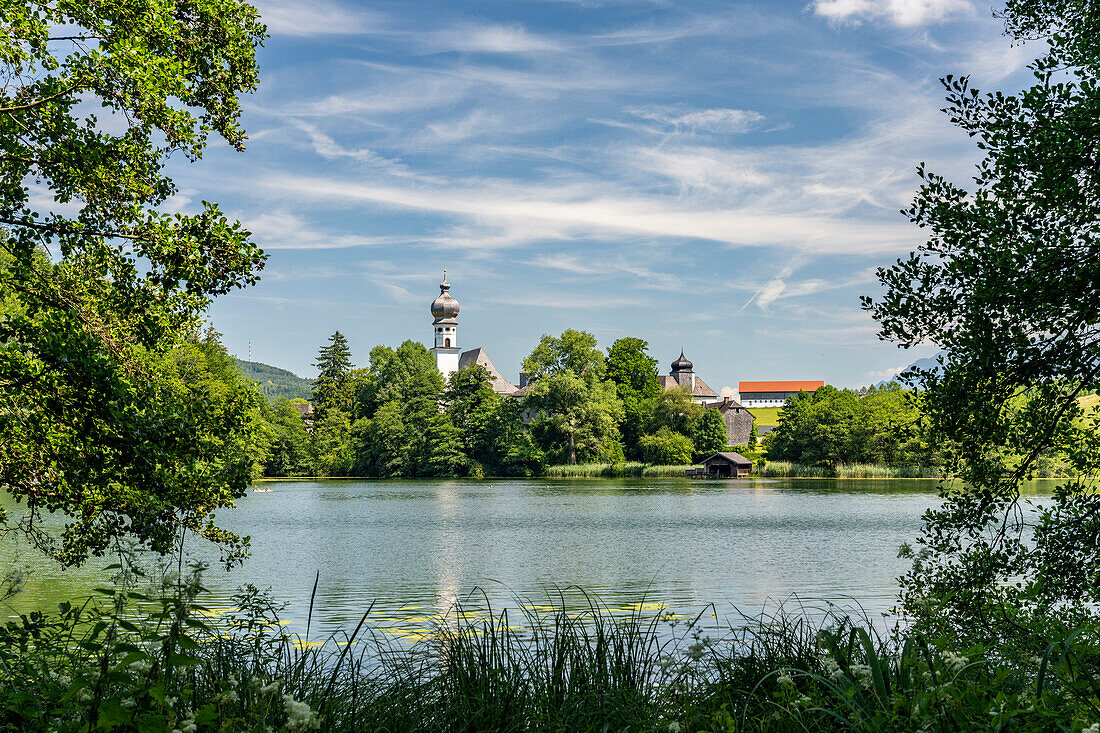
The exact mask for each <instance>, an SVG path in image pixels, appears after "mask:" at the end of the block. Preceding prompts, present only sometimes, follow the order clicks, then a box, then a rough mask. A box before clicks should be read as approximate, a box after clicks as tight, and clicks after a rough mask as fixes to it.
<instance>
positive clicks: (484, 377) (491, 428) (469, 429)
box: [443, 364, 502, 467]
mask: <svg viewBox="0 0 1100 733" xmlns="http://www.w3.org/2000/svg"><path fill="white" fill-rule="evenodd" d="M501 400H502V398H501V397H500V395H498V394H497V393H496V392H494V391H493V388H492V387H491V386H490V382H489V372H488V371H486V370H485V368H484V367H482V366H480V365H478V364H471V365H469V366H467V367H466V368H465V369H462V370H459V371H457V372H455V373H454V374H452V375H451V379H450V383H449V384H448V386H447V391H446V392H444V393H443V404H444V405H445V407H446V411H447V415H448V416H449V417H450V419H451V422H453V423H454V425H455V427H456V428H457V429H458V431H459V434H460V435H461V441H462V450H463V452H464V453H465V454H466V456H468V457H469V458H470V460H472V461H475V462H476V463H478V464H479V465H481V466H483V467H484V466H491V465H494V464H495V463H497V458H498V456H497V450H498V448H497V445H496V441H497V438H498V437H499V436H498V432H499V430H498V427H499V417H498V413H499V411H500V403H501Z"/></svg>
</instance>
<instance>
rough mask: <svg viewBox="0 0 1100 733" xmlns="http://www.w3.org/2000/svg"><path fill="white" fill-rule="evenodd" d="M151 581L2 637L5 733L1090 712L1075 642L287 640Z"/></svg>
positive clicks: (646, 726) (560, 612) (570, 615)
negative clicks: (149, 586)
mask: <svg viewBox="0 0 1100 733" xmlns="http://www.w3.org/2000/svg"><path fill="white" fill-rule="evenodd" d="M168 581H169V582H167V583H164V584H162V586H161V587H160V592H159V593H156V592H150V593H141V592H135V590H134V588H133V587H125V586H123V587H115V588H112V589H103V590H102V591H101V592H100V596H99V597H98V598H97V599H96V600H93V601H90V602H88V603H84V604H81V605H79V606H68V605H63V606H62V607H61V608H60V609H59V612H58V613H57V614H50V615H42V614H37V615H32V616H26V617H23V618H22V619H21V624H9V625H7V626H6V627H3V629H2V630H0V636H2V637H3V638H2V639H0V641H2V642H4V643H2V644H0V729H3V730H20V731H46V730H49V731H74V732H75V731H85V730H115V731H153V730H163V731H167V730H173V731H176V730H178V731H180V732H181V733H183V732H184V731H186V732H187V733H200V732H201V731H214V730H218V731H263V730H271V731H286V732H287V733H299V732H301V731H315V730H324V731H332V732H333V733H343V732H344V731H347V732H349V733H350V732H352V731H372V732H373V731H393V732H397V731H431V732H436V731H438V732H439V733H452V732H453V733H457V732H459V731H470V732H474V731H516V732H517V733H518V732H520V731H566V730H568V731H662V732H664V731H667V733H694V732H696V731H699V732H702V731H716V732H717V731H724V732H727V733H728V732H730V731H777V732H785V731H792V732H793V731H800V732H801V731H807V730H812V731H851V730H858V731H914V732H915V731H948V730H950V731H967V730H1009V729H1011V730H1023V731H1047V730H1066V731H1074V732H1075V733H1076V731H1080V730H1087V729H1089V726H1091V725H1092V722H1090V721H1093V722H1094V720H1095V717H1096V715H1097V711H1098V710H1100V694H1098V689H1100V687H1098V686H1097V684H1096V669H1095V660H1096V658H1097V657H1096V651H1097V646H1096V639H1095V638H1093V636H1094V635H1091V634H1079V633H1075V634H1073V635H1071V636H1070V637H1069V638H1068V639H1066V640H1065V641H1058V642H1053V643H1051V644H1050V645H1049V646H1048V647H1047V648H1046V651H1045V652H1043V651H1042V650H1038V651H1039V652H1040V656H1038V657H1036V658H1035V659H1034V668H1028V669H1020V668H1009V667H1005V666H1004V662H1003V661H1002V660H1001V658H997V657H994V656H992V655H991V656H983V655H984V652H983V650H981V649H979V648H976V649H970V650H955V649H952V648H951V647H950V646H949V645H948V644H947V642H945V641H942V640H940V641H936V642H929V641H926V640H924V639H922V638H921V637H919V635H910V636H905V635H904V634H902V633H900V632H895V633H880V632H877V631H876V630H875V628H874V627H873V626H872V625H870V624H869V623H868V622H867V619H866V618H860V617H858V616H857V617H855V618H852V617H849V616H847V615H845V614H842V613H836V612H830V613H827V614H825V615H823V616H818V617H816V618H817V620H814V617H812V616H809V615H807V614H805V613H794V614H788V613H785V612H784V609H782V608H780V609H777V610H776V612H774V613H771V614H767V615H760V616H755V617H744V616H738V617H737V618H735V619H734V620H733V622H732V623H731V622H728V621H726V622H720V621H719V620H718V619H717V617H716V615H714V616H712V614H711V613H708V612H703V613H700V614H699V615H698V616H695V617H691V618H682V617H677V616H675V615H674V614H672V613H671V612H669V611H668V610H666V609H663V608H661V607H659V606H656V605H655V604H645V603H639V604H635V605H634V606H632V607H631V608H630V609H629V612H628V613H626V614H625V615H624V614H621V613H611V611H621V610H622V609H609V608H607V607H606V606H605V605H603V604H602V603H601V602H600V600H599V599H598V598H595V597H592V596H587V595H584V596H583V600H582V601H580V602H577V601H576V599H575V594H574V595H573V596H570V597H567V596H566V595H565V594H564V593H559V595H558V596H557V597H556V598H554V597H551V598H550V599H549V601H548V602H547V603H545V604H543V605H536V604H531V603H523V604H522V609H523V610H522V611H520V612H518V615H517V612H516V611H509V610H502V609H497V610H493V609H492V608H488V607H487V604H486V603H485V602H482V603H479V604H476V605H477V608H475V609H472V610H467V608H466V607H464V606H463V605H458V606H456V607H455V608H453V609H452V610H451V612H450V613H448V614H447V615H445V616H443V617H440V618H437V619H436V620H435V622H434V624H433V625H432V627H431V628H430V630H428V631H425V632H424V633H423V634H422V635H421V636H420V637H419V638H418V639H417V640H416V641H415V642H414V643H412V644H406V643H404V642H402V641H398V640H395V639H394V638H392V637H389V636H387V635H385V634H383V633H379V632H378V631H376V630H372V629H371V628H370V624H368V623H366V620H367V619H368V617H369V615H370V611H371V609H370V608H367V609H365V612H364V614H363V617H362V620H361V621H360V622H359V624H358V625H357V626H356V627H355V628H354V629H353V630H351V631H350V633H343V634H339V635H336V636H332V637H329V638H326V639H323V640H319V641H314V640H313V639H311V638H310V634H309V628H310V626H311V621H312V616H313V602H312V599H311V603H310V614H309V619H307V623H306V634H305V636H304V637H299V636H297V635H293V634H286V633H284V632H282V631H281V628H282V627H281V626H280V625H279V623H278V612H279V606H278V605H277V604H276V603H274V602H273V601H272V600H271V599H270V597H269V596H268V595H267V594H265V593H262V592H260V591H257V590H256V589H255V588H252V587H250V586H249V587H245V588H244V589H242V591H241V592H240V593H239V594H238V596H237V597H236V598H235V599H234V603H235V604H237V607H235V608H233V609H231V610H230V611H229V612H228V613H225V614H221V615H219V614H217V613H215V612H214V611H212V610H211V609H209V608H207V607H206V606H204V605H203V604H202V602H201V600H202V598H201V596H202V595H203V589H202V588H201V584H200V580H199V575H198V573H197V572H196V573H193V574H192V575H191V576H190V577H189V578H187V579H186V581H180V580H178V579H175V580H174V579H171V578H169V579H168ZM647 609H648V610H647ZM214 617H216V618H217V621H213V620H211V619H212V618H214ZM712 618H713V619H714V620H711V619H712ZM1082 647H1088V648H1084V649H1082Z"/></svg>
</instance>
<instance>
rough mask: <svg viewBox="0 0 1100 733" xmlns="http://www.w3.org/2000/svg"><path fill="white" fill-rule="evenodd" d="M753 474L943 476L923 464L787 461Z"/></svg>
mask: <svg viewBox="0 0 1100 733" xmlns="http://www.w3.org/2000/svg"><path fill="white" fill-rule="evenodd" d="M753 475H754V476H763V477H766V478H883V479H886V478H943V470H942V469H940V468H934V467H925V466H882V465H878V464H874V463H840V464H837V466H836V468H835V469H832V468H823V467H821V466H807V465H804V464H801V463H790V462H788V461H768V462H767V463H766V464H765V465H764V467H763V468H762V469H761V468H759V467H757V468H756V469H755V470H754V471H753Z"/></svg>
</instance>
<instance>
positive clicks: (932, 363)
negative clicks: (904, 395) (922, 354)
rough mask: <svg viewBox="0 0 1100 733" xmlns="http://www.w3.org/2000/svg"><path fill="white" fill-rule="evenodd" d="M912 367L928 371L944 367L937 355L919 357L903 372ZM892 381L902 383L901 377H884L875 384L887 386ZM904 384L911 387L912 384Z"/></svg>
mask: <svg viewBox="0 0 1100 733" xmlns="http://www.w3.org/2000/svg"><path fill="white" fill-rule="evenodd" d="M936 356H939V354H937V355H936ZM910 369H924V370H925V371H928V370H932V371H939V370H940V369H942V367H941V366H940V364H939V362H938V361H936V357H935V356H930V357H928V358H927V359H917V360H916V361H915V362H913V363H912V364H910V365H909V366H907V367H905V369H903V370H902V372H901V373H904V372H907V371H909V370H910ZM899 376H900V373H899ZM890 382H898V383H899V384H902V382H901V379H899V378H898V377H895V378H894V379H884V380H883V381H881V382H879V383H878V384H876V385H875V386H876V387H885V386H886V385H887V384H889V383H890ZM902 386H905V387H910V386H912V385H908V384H902ZM918 386H919V385H918Z"/></svg>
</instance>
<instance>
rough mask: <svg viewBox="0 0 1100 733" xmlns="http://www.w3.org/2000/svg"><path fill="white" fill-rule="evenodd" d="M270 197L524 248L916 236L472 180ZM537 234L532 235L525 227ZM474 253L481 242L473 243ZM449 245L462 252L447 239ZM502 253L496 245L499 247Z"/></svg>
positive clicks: (849, 248)
mask: <svg viewBox="0 0 1100 733" xmlns="http://www.w3.org/2000/svg"><path fill="white" fill-rule="evenodd" d="M259 185H260V186H262V187H264V188H267V189H268V190H270V191H272V192H275V193H278V194H281V195H284V196H285V195H292V196H294V197H296V198H297V199H299V200H301V199H306V198H308V199H313V200H315V201H320V202H324V203H326V204H329V205H331V204H332V203H334V202H339V201H344V202H350V203H373V204H377V205H380V206H385V207H394V208H403V209H415V210H421V211H434V212H438V213H443V214H450V215H455V216H459V217H463V218H465V219H469V220H472V223H474V224H477V225H479V226H485V225H486V224H488V225H490V226H497V227H503V228H504V230H505V231H508V232H512V233H513V237H514V238H513V239H512V240H511V241H510V242H508V241H505V242H503V243H501V244H512V245H518V244H526V243H530V242H533V241H538V240H539V239H540V238H541V239H550V238H552V239H558V240H576V239H581V238H596V239H605V238H607V237H608V236H611V237H613V238H616V239H618V238H621V237H623V235H626V234H635V235H636V234H644V235H648V236H653V237H672V238H679V239H697V240H704V241H711V242H717V243H720V244H726V245H732V246H749V247H782V248H786V249H790V250H795V251H812V252H815V253H818V254H830V253H831V254H841V253H847V254H855V253H863V254H870V253H880V254H881V253H892V252H899V251H904V250H906V249H910V248H911V247H912V245H913V242H914V238H915V235H914V233H913V231H912V229H911V228H910V227H909V225H908V224H906V223H904V222H891V223H884V222H876V221H869V220H867V219H856V218H847V217H838V216H830V215H824V214H811V215H805V214H799V213H797V212H791V213H786V212H784V213H783V214H782V215H781V216H777V215H776V212H774V211H769V210H767V209H761V208H758V207H732V208H725V207H711V206H705V205H702V203H703V202H692V201H687V202H679V201H675V200H669V199H668V198H666V197H661V196H653V195H645V194H636V193H631V192H629V191H623V190H619V191H614V190H613V187H612V192H611V193H608V190H609V187H608V186H607V184H606V183H602V182H601V183H596V184H591V185H566V186H544V185H539V184H531V183H521V182H503V181H497V182H480V181H479V182H474V183H473V185H471V184H465V185H463V184H459V183H455V184H451V185H449V186H446V187H433V188H426V187H417V188H411V187H402V186H395V185H386V184H382V183H360V182H357V181H351V180H338V179H335V178H314V177H308V176H299V175H285V176H282V177H272V178H269V179H267V180H263V181H260V182H259ZM532 228H533V230H534V231H536V232H538V233H539V234H540V235H541V237H532V236H531V235H530V230H531V229H532ZM468 244H469V245H471V248H473V249H480V248H482V247H483V246H484V245H483V243H482V242H481V241H480V240H479V241H473V242H469V243H468ZM446 246H449V247H455V246H462V243H461V242H455V241H453V240H448V241H447V242H446ZM498 246H499V245H498Z"/></svg>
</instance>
